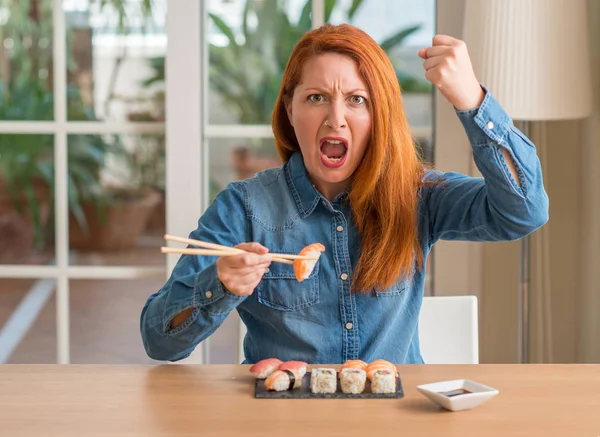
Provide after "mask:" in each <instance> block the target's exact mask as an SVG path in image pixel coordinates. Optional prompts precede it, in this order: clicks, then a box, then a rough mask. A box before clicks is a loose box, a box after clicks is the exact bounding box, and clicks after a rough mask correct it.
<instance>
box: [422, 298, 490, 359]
mask: <svg viewBox="0 0 600 437" xmlns="http://www.w3.org/2000/svg"><path fill="white" fill-rule="evenodd" d="M419 343H420V345H421V356H422V357H423V360H424V361H425V364H479V328H478V316H477V297H476V296H435V297H429V296H426V297H424V298H423V305H422V307H421V314H420V315H419Z"/></svg>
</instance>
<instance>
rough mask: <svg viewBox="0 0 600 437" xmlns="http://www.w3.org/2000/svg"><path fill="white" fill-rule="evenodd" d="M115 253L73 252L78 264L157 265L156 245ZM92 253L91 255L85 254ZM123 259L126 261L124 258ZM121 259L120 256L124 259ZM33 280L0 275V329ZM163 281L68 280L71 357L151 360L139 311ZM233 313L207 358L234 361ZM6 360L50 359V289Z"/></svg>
mask: <svg viewBox="0 0 600 437" xmlns="http://www.w3.org/2000/svg"><path fill="white" fill-rule="evenodd" d="M132 252H135V253H129V254H119V255H115V256H112V257H111V256H110V255H102V256H99V255H97V256H94V257H91V256H89V255H88V256H87V259H86V257H84V256H81V255H80V256H78V257H77V260H78V264H96V265H98V264H105V265H119V264H121V265H123V264H129V265H132V264H133V263H130V262H127V261H131V260H136V261H137V263H138V265H160V263H161V262H164V259H163V258H162V255H161V254H160V253H157V252H156V250H150V251H149V250H148V249H147V248H140V249H138V250H136V251H132ZM91 258H93V259H91ZM125 260H127V261H125ZM124 261H125V262H124ZM35 283H36V281H35V280H24V279H18V280H12V279H11V280H7V279H0V330H1V329H2V327H3V326H4V325H5V323H6V321H7V320H8V319H9V317H10V316H11V314H12V312H13V311H14V310H15V308H17V306H18V305H19V302H20V301H21V299H23V297H24V296H25V295H26V294H27V292H28V291H29V290H30V288H31V287H32V286H33V285H34V284H35ZM162 285H163V281H162V280H160V279H132V280H72V281H71V282H70V302H69V303H70V318H71V320H70V322H71V325H70V335H71V345H70V348H71V362H72V363H85V364H90V363H114V364H126V363H153V360H151V359H150V358H148V356H147V355H146V353H145V351H144V348H143V346H142V343H141V337H140V332H139V316H140V311H141V309H142V307H143V305H144V303H145V302H146V299H147V298H148V296H149V295H150V294H152V293H154V292H155V291H156V290H158V289H159V288H160V287H161V286H162ZM236 341H237V317H236V316H235V315H233V316H232V317H230V318H229V319H228V320H227V321H226V322H225V323H224V324H223V325H222V326H221V327H220V328H219V329H218V330H217V332H215V334H213V336H212V337H211V362H213V363H233V362H235V353H236V348H237V345H236ZM7 362H8V363H54V362H56V306H55V299H54V294H53V295H52V296H51V297H50V299H49V300H48V303H47V304H46V305H45V306H44V308H43V310H42V311H41V312H40V314H39V316H38V317H37V319H36V321H35V323H34V324H33V326H32V327H31V329H30V330H29V331H28V333H27V335H25V337H24V338H23V340H22V341H21V343H20V344H19V345H18V347H17V348H16V349H15V350H14V352H13V354H12V355H11V356H10V358H9V360H8V361H7Z"/></svg>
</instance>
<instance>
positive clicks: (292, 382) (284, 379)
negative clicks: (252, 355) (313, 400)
mask: <svg viewBox="0 0 600 437" xmlns="http://www.w3.org/2000/svg"><path fill="white" fill-rule="evenodd" d="M302 376H303V375H302V374H301V373H300V372H298V371H297V370H276V371H274V372H273V373H271V374H270V375H269V377H268V378H267V379H266V380H265V387H266V388H267V390H274V391H285V390H293V389H295V388H298V387H300V386H301V385H302Z"/></svg>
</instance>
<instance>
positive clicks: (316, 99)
mask: <svg viewBox="0 0 600 437" xmlns="http://www.w3.org/2000/svg"><path fill="white" fill-rule="evenodd" d="M308 100H309V101H311V102H313V103H320V102H322V101H323V96H322V95H321V94H311V95H310V96H308Z"/></svg>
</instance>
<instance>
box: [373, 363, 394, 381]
mask: <svg viewBox="0 0 600 437" xmlns="http://www.w3.org/2000/svg"><path fill="white" fill-rule="evenodd" d="M386 369H387V370H390V371H391V372H392V373H393V374H394V375H397V374H398V369H396V366H394V365H393V364H392V363H390V362H389V361H386V360H375V361H373V362H371V363H369V365H368V366H367V369H366V370H367V378H369V379H372V378H373V373H375V372H376V371H377V370H386Z"/></svg>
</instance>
